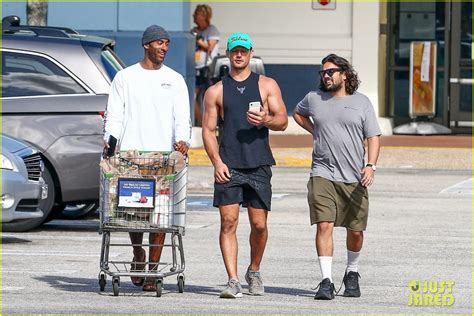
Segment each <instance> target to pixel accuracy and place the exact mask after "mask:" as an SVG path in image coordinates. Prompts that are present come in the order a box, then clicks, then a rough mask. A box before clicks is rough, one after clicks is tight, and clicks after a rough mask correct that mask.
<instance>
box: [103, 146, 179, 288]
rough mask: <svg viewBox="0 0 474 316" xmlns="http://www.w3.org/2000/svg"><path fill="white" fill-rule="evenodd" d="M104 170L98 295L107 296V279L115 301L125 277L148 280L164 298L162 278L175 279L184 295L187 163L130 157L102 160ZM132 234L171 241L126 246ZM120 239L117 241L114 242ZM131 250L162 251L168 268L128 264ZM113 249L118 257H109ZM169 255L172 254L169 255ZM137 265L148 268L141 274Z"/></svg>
mask: <svg viewBox="0 0 474 316" xmlns="http://www.w3.org/2000/svg"><path fill="white" fill-rule="evenodd" d="M100 170H101V190H100V230H99V233H100V234H102V247H101V254H100V272H99V286H100V290H101V291H104V290H105V286H106V283H107V282H106V279H107V276H110V277H111V278H112V289H113V293H114V295H115V296H117V295H118V294H119V292H120V278H121V277H123V276H127V277H142V278H147V277H148V278H153V279H155V280H156V295H157V296H158V297H160V296H161V294H162V291H163V282H164V278H166V277H168V276H172V275H176V276H177V284H178V291H179V292H180V293H182V292H183V291H184V283H185V282H184V281H185V278H184V268H185V259H184V249H183V236H184V233H185V221H186V184H187V170H188V167H187V161H186V160H185V158H184V157H183V155H181V154H180V153H179V152H171V153H159V152H145V153H139V152H137V151H128V152H126V153H125V152H124V153H121V154H120V155H116V156H114V157H111V158H108V159H104V160H103V161H102V162H101V168H100ZM130 232H141V233H145V232H148V233H163V234H166V236H170V242H169V243H166V242H164V243H163V244H150V243H147V244H145V243H142V244H132V243H131V242H123V240H124V238H128V234H124V233H130ZM112 236H113V237H114V241H112ZM116 237H118V241H115V240H116ZM120 240H121V242H120ZM127 240H128V239H127ZM165 240H166V239H165ZM132 246H141V247H151V246H153V247H163V249H162V250H163V255H166V254H167V255H168V256H167V258H168V257H169V262H163V261H162V260H160V262H149V261H144V262H136V261H135V262H134V261H133V260H126V259H127V258H128V256H130V255H131V254H132ZM111 249H120V251H119V252H118V254H114V255H111ZM167 249H171V250H170V252H169V253H167ZM112 251H113V250H112ZM123 256H127V257H123ZM112 258H113V259H112ZM138 265H140V266H145V268H144V269H143V270H140V271H137V269H136V268H135V269H132V266H135V267H137V266H138ZM147 267H148V269H147Z"/></svg>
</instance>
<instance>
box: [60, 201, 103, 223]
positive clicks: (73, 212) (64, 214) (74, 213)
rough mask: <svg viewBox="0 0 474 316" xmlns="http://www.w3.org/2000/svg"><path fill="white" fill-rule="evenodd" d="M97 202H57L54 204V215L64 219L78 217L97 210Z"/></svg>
mask: <svg viewBox="0 0 474 316" xmlns="http://www.w3.org/2000/svg"><path fill="white" fill-rule="evenodd" d="M98 207H99V202H89V203H85V204H59V205H56V206H54V212H57V213H56V217H58V218H65V219H80V218H84V217H86V216H87V215H89V214H90V213H92V212H94V211H95V210H97V208H98Z"/></svg>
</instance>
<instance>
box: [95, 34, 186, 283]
mask: <svg viewBox="0 0 474 316" xmlns="http://www.w3.org/2000/svg"><path fill="white" fill-rule="evenodd" d="M169 44H170V36H169V34H168V32H167V31H166V30H165V29H164V28H162V27H160V26H157V25H152V26H149V27H148V28H147V29H146V30H145V32H144V33H143V36H142V45H143V48H144V58H143V60H142V61H140V62H138V63H136V64H134V65H132V66H130V67H127V68H126V69H123V70H122V71H120V72H118V73H117V75H116V76H115V78H114V80H113V82H112V86H111V88H110V93H109V99H108V103H107V111H106V119H105V124H104V141H105V145H104V156H105V155H106V154H105V153H106V152H107V149H108V141H109V138H110V137H111V136H113V137H115V138H116V139H117V140H118V141H117V143H118V144H119V146H117V150H121V151H126V150H139V151H172V150H176V151H179V152H181V153H182V154H186V153H187V151H188V148H189V145H188V144H189V141H190V137H191V125H190V110H189V94H188V88H187V86H186V83H185V81H184V79H183V77H182V75H180V74H179V73H178V72H176V71H174V70H173V69H171V68H169V67H167V66H166V65H164V64H163V62H164V60H165V57H166V54H167V52H168V48H169ZM130 240H131V242H132V244H134V245H141V244H142V241H143V233H130ZM164 240H165V234H161V233H160V234H154V233H150V237H149V242H150V245H152V244H154V245H162V244H163V242H164ZM161 251H162V247H161V246H151V247H150V253H149V260H148V262H149V269H150V270H153V269H156V268H157V264H156V263H158V262H159V261H160V257H161ZM133 256H134V257H133V262H134V264H133V265H132V270H137V271H140V270H144V269H145V262H146V252H145V250H144V249H143V248H142V247H141V246H133ZM132 282H133V284H135V285H137V286H142V285H143V290H144V291H156V280H155V279H154V278H147V280H146V281H145V280H144V279H143V278H141V277H132Z"/></svg>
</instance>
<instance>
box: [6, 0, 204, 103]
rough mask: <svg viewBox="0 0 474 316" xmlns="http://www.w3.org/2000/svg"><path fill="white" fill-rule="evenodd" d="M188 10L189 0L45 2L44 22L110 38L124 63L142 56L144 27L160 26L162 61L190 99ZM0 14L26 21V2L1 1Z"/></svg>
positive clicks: (191, 49) (191, 73)
mask: <svg viewBox="0 0 474 316" xmlns="http://www.w3.org/2000/svg"><path fill="white" fill-rule="evenodd" d="M190 12H191V11H190V3H189V2H169V3H163V2H133V3H132V2H118V1H116V2H49V4H48V25H50V26H67V27H71V28H73V29H76V30H77V31H79V32H80V33H83V34H90V35H98V36H104V37H108V38H112V39H114V40H115V41H116V52H117V53H118V55H119V56H120V57H121V58H122V60H123V61H124V62H125V64H127V65H131V64H134V63H136V62H138V61H140V60H141V59H142V58H143V48H142V45H141V36H142V33H143V31H144V30H145V28H146V27H148V26H149V25H152V24H158V25H161V26H163V27H164V28H165V29H167V30H168V31H169V32H170V35H171V45H170V50H169V52H168V55H167V57H166V62H165V63H166V64H167V65H168V66H170V67H171V68H173V69H175V70H176V71H178V72H180V73H181V74H182V75H183V76H184V78H185V80H186V83H187V85H188V89H189V93H190V99H192V97H193V91H194V80H195V70H194V37H193V36H192V35H191V34H190V33H189V29H190V21H189V16H190V14H191V13H190ZM2 15H3V16H6V15H18V16H19V17H20V18H21V21H22V24H26V23H27V20H26V2H13V3H9V2H7V3H5V2H3V3H2Z"/></svg>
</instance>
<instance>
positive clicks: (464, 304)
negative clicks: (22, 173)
mask: <svg viewBox="0 0 474 316" xmlns="http://www.w3.org/2000/svg"><path fill="white" fill-rule="evenodd" d="M273 172H274V179H273V189H274V193H275V195H274V201H273V210H272V212H271V214H270V216H269V240H268V244H267V249H266V252H265V256H264V260H263V263H262V274H263V278H264V283H265V286H266V294H265V296H263V297H253V296H249V295H244V297H243V298H241V299H236V300H223V299H219V298H218V294H219V292H220V290H221V289H222V288H223V286H224V285H225V282H226V273H225V269H224V266H223V263H222V259H221V255H220V251H219V245H218V231H219V216H218V213H217V212H216V209H214V208H212V207H211V206H210V203H211V199H212V197H211V193H212V186H211V184H212V169H211V168H210V167H205V166H204V167H198V166H194V167H191V168H190V172H189V195H188V212H187V225H186V234H185V236H184V247H185V258H186V270H185V276H186V286H185V291H184V293H182V294H180V293H178V288H177V284H176V277H173V276H171V277H168V278H165V287H164V291H163V296H162V297H161V298H157V297H155V293H150V292H143V291H141V290H140V288H138V287H135V286H133V285H132V284H131V282H130V280H129V279H128V278H123V279H122V280H121V287H120V293H119V296H118V297H114V296H113V294H112V289H111V285H110V279H108V283H107V285H106V289H105V291H104V292H100V291H99V286H98V273H99V254H100V245H101V237H100V236H99V234H98V233H97V230H98V227H99V223H98V220H97V219H95V218H90V219H87V220H82V221H52V222H51V223H49V224H47V225H44V226H43V227H42V228H41V229H39V230H37V231H33V232H29V233H3V234H2V238H3V245H2V270H3V271H2V292H3V293H2V312H3V313H4V314H28V313H78V314H85V313H88V314H105V313H120V314H128V313H131V314H156V313H165V314H171V313H173V314H177V313H179V314H181V313H210V314H213V313H226V314H230V313H242V314H244V313H262V314H278V313H284V314H286V313H291V314H328V313H331V314H332V313H339V314H340V313H344V314H348V313H349V314H355V313H358V314H362V313H363V314H368V313H376V314H394V313H402V314H419V313H432V314H455V313H463V314H471V312H472V274H471V271H472V208H471V205H472V194H471V192H472V174H471V170H466V169H456V170H446V169H416V168H399V167H397V168H381V169H380V171H379V170H378V171H377V178H376V183H375V184H374V186H373V187H372V188H371V190H370V198H371V206H370V207H371V209H370V215H369V226H368V229H367V232H366V234H365V245H364V249H363V254H362V257H361V262H360V273H361V276H362V278H361V280H360V283H361V289H362V297H361V298H358V299H350V298H344V297H341V296H337V297H336V299H335V300H333V301H315V300H314V299H313V296H314V290H312V288H314V287H315V286H316V285H317V284H318V282H319V280H320V274H319V267H318V263H317V257H316V254H315V249H314V232H315V228H314V227H311V226H310V225H309V216H308V210H307V205H306V197H305V196H306V181H307V177H308V170H307V169H306V168H285V167H277V168H274V169H273ZM241 215H242V216H241V218H240V226H239V229H238V239H239V245H240V252H239V273H240V277H241V279H242V280H243V274H244V273H245V269H246V267H247V265H248V260H249V246H248V234H249V225H248V219H247V216H246V212H245V211H242V212H241ZM115 237H116V238H117V239H118V240H119V241H123V242H127V241H128V237H127V235H126V234H117V235H116V236H115ZM334 240H335V253H334V260H333V278H334V282H335V283H336V288H338V287H339V284H340V282H341V281H342V276H343V273H344V268H345V261H346V258H345V256H346V255H345V232H344V230H343V229H336V231H335V236H334ZM111 255H112V256H117V257H118V256H124V258H126V259H128V260H130V259H131V252H129V251H127V249H125V250H124V249H119V250H115V251H112V252H111ZM169 255H170V254H169V253H166V249H165V254H164V258H165V259H166V257H167V256H169ZM445 281H446V282H447V281H450V282H454V286H453V287H452V288H451V292H450V293H447V289H444V288H443V292H441V290H442V289H441V284H442V283H441V282H445ZM410 282H418V283H417V284H419V285H420V287H419V290H418V292H416V291H414V290H412V289H410V287H409V285H412V284H410ZM426 282H431V283H429V284H431V285H432V287H433V286H434V284H435V283H433V282H436V289H434V288H433V291H434V292H430V293H428V292H427V293H424V292H423V291H424V290H423V288H424V285H426V284H428V283H426ZM429 284H428V285H429ZM443 284H445V283H443ZM244 285H245V281H244ZM244 291H245V286H244ZM418 294H420V295H422V297H425V296H426V295H425V294H429V295H432V294H433V295H436V294H439V297H440V299H443V297H442V295H443V294H451V295H452V297H453V298H454V302H453V303H452V304H451V305H448V306H432V305H434V304H435V303H436V302H437V301H436V300H432V301H430V300H429V299H427V300H426V301H419V300H418V298H417V302H421V303H423V304H421V305H422V306H421V305H420V304H418V306H413V305H409V304H410V302H412V303H413V301H410V300H413V298H414V297H415V296H416V295H418ZM417 297H419V295H418V296H417ZM433 297H434V296H433ZM444 299H445V302H447V303H450V301H449V298H448V300H447V301H446V297H445V298H444ZM440 302H441V301H440Z"/></svg>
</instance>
